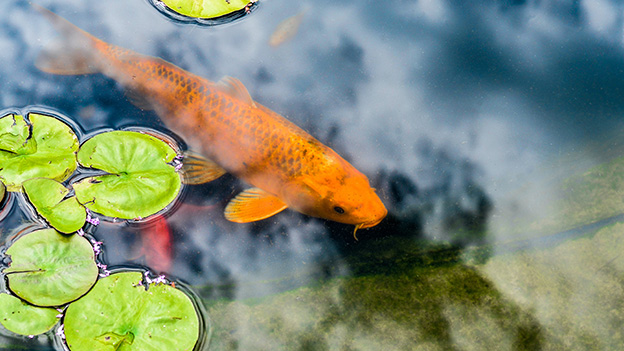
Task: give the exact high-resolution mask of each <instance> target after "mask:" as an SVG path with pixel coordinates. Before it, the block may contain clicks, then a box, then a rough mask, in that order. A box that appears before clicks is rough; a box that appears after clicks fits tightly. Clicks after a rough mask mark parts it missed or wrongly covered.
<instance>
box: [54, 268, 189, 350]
mask: <svg viewBox="0 0 624 351" xmlns="http://www.w3.org/2000/svg"><path fill="white" fill-rule="evenodd" d="M141 280H142V275H141V273H140V272H124V273H116V274H112V275H110V276H108V277H106V278H103V279H100V280H99V281H98V282H97V284H95V286H94V287H93V289H92V290H91V291H90V292H89V293H88V294H87V295H85V296H84V297H83V298H81V299H80V300H78V301H76V302H74V303H72V304H71V305H69V307H68V308H67V312H66V315H65V337H66V341H67V345H68V346H69V348H70V350H72V351H82V350H88V351H98V350H107V351H108V350H128V351H130V350H192V349H193V347H194V346H195V343H196V342H197V339H198V337H199V319H198V315H197V312H196V311H195V307H194V306H193V303H192V301H191V300H190V299H189V297H188V296H186V294H184V293H183V292H182V291H180V290H178V289H176V288H174V287H172V286H170V285H167V284H155V283H152V284H150V285H149V288H148V290H145V287H144V286H142V285H140V284H141Z"/></svg>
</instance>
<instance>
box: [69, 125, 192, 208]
mask: <svg viewBox="0 0 624 351" xmlns="http://www.w3.org/2000/svg"><path fill="white" fill-rule="evenodd" d="M175 156H176V152H175V151H174V150H173V149H172V148H171V147H170V146H169V145H167V144H166V143H165V142H163V141H162V140H160V139H157V138H155V137H153V136H150V135H147V134H143V133H138V132H130V131H114V132H108V133H102V134H99V135H96V136H95V137H93V138H91V139H89V140H88V141H87V142H85V143H84V144H83V145H82V147H81V148H80V151H79V152H78V162H80V164H82V165H83V166H85V167H91V168H97V169H100V170H103V171H105V172H107V173H109V174H106V175H101V176H95V177H89V178H85V179H83V180H81V181H80V182H77V183H74V184H73V187H74V190H75V192H76V197H77V198H78V201H79V202H80V203H82V204H83V205H84V206H86V207H87V208H89V209H90V210H92V211H94V212H97V213H100V214H103V215H105V216H109V217H118V218H124V219H133V218H142V217H147V216H149V215H152V214H154V213H156V212H158V211H160V210H162V209H164V208H165V207H166V206H167V205H168V204H170V203H171V202H172V201H173V200H174V199H175V198H176V196H177V195H178V193H179V192H180V187H181V184H182V182H181V180H180V175H179V174H178V173H177V172H176V170H175V168H174V167H173V166H171V165H169V164H168V162H171V161H172V160H173V159H174V157H175Z"/></svg>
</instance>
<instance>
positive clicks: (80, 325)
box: [0, 229, 201, 351]
mask: <svg viewBox="0 0 624 351" xmlns="http://www.w3.org/2000/svg"><path fill="white" fill-rule="evenodd" d="M5 255H6V256H8V257H10V259H11V264H10V266H9V267H8V268H6V269H4V271H3V275H4V276H5V277H6V279H7V282H8V289H9V290H10V291H11V292H12V293H13V294H14V295H9V294H8V293H0V324H2V325H3V326H4V327H5V328H6V329H8V330H10V331H12V332H14V333H16V334H21V335H37V334H42V333H46V332H48V331H50V330H51V329H52V328H54V326H55V325H57V324H58V322H59V321H61V318H63V322H64V330H65V334H64V337H65V339H66V343H67V345H68V347H69V349H70V350H72V351H82V350H111V349H113V350H116V349H119V348H120V347H121V346H122V344H126V347H125V348H124V349H126V350H146V349H160V350H193V348H194V346H195V344H196V343H197V341H198V340H199V336H200V332H201V330H200V317H199V315H198V313H197V312H196V308H195V305H194V304H193V301H192V300H191V299H190V298H189V297H188V296H187V295H186V294H185V293H184V292H183V291H181V290H179V289H177V288H176V287H175V286H174V284H171V285H170V284H167V282H166V281H165V280H164V278H162V277H161V278H159V279H155V280H149V279H147V278H146V279H147V280H146V281H145V280H144V279H143V278H144V277H143V275H142V274H141V273H140V272H136V271H134V272H119V273H114V274H112V275H104V277H102V278H101V279H99V280H98V273H99V267H98V264H97V262H96V258H95V256H96V254H95V252H94V248H93V247H92V246H91V244H90V242H89V240H88V239H87V238H85V237H84V236H80V235H75V234H74V235H64V234H61V233H59V232H57V231H56V230H54V229H40V230H36V231H34V232H31V233H28V234H26V235H23V236H21V237H20V238H19V239H18V240H16V241H15V242H14V243H13V244H12V245H11V246H10V247H9V248H8V249H7V250H6V253H5ZM100 267H101V266H100ZM146 277H147V274H146ZM94 285H95V286H94ZM85 294H86V295H85ZM60 330H61V331H62V330H63V328H60ZM61 335H62V333H57V336H58V337H61Z"/></svg>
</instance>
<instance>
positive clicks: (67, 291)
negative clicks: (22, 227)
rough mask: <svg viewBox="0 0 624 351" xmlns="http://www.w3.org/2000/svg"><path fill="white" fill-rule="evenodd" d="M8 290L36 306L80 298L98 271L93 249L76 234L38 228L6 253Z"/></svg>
mask: <svg viewBox="0 0 624 351" xmlns="http://www.w3.org/2000/svg"><path fill="white" fill-rule="evenodd" d="M6 255H8V256H10V257H11V266H10V267H9V268H7V269H5V270H4V273H5V275H6V277H7V278H8V280H9V284H8V286H9V289H10V290H11V291H13V292H14V293H15V295H17V296H19V297H21V298H22V299H24V300H26V301H28V302H30V303H32V304H33V305H37V306H59V305H63V304H66V303H68V302H70V301H73V300H75V299H77V298H79V297H80V296H82V295H84V293H86V292H87V291H88V290H89V289H90V288H91V286H93V284H94V283H95V280H96V279H97V276H98V268H97V266H96V264H95V257H94V253H93V248H92V247H91V244H90V243H89V241H88V240H87V239H85V238H84V237H81V236H79V235H63V234H60V233H59V232H57V231H56V230H54V229H42V230H37V231H34V232H32V233H29V234H26V235H24V236H23V237H21V238H19V239H18V240H17V241H15V242H14V243H13V245H11V247H9V248H8V249H7V251H6Z"/></svg>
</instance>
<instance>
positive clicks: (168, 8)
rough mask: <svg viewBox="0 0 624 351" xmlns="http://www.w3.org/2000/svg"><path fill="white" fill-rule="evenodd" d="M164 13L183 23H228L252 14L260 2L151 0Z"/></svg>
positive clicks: (244, 0) (252, 0) (251, 0)
mask: <svg viewBox="0 0 624 351" xmlns="http://www.w3.org/2000/svg"><path fill="white" fill-rule="evenodd" d="M151 2H152V4H153V5H154V6H155V7H156V8H157V9H158V10H159V11H161V12H162V13H164V14H165V15H167V16H168V17H171V18H173V19H175V20H178V21H181V22H191V23H195V24H202V25H217V24H222V23H228V22H230V21H233V20H235V19H237V18H240V17H242V16H245V15H246V14H249V13H251V11H253V10H254V9H255V7H256V6H257V2H258V0H151Z"/></svg>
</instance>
